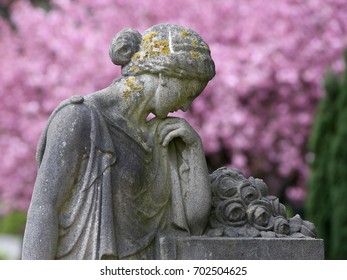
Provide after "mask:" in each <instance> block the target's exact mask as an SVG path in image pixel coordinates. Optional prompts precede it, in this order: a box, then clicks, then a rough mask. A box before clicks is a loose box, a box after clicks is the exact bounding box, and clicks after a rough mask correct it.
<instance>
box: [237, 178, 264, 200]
mask: <svg viewBox="0 0 347 280" xmlns="http://www.w3.org/2000/svg"><path fill="white" fill-rule="evenodd" d="M240 195H241V198H242V200H243V201H244V203H246V205H248V204H250V203H251V202H252V201H254V200H257V199H258V198H260V192H259V191H258V190H257V189H256V188H255V187H254V186H253V185H252V184H251V183H250V182H249V181H248V180H247V181H244V182H243V183H242V185H241V186H240Z"/></svg>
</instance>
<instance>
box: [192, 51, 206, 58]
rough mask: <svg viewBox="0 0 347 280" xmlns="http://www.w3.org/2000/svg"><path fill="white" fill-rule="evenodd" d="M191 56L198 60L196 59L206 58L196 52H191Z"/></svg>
mask: <svg viewBox="0 0 347 280" xmlns="http://www.w3.org/2000/svg"><path fill="white" fill-rule="evenodd" d="M190 55H191V56H192V58H196V59H202V58H204V56H203V55H202V54H201V53H198V52H196V51H190Z"/></svg>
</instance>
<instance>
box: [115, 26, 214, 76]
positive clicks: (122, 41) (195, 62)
mask: <svg viewBox="0 0 347 280" xmlns="http://www.w3.org/2000/svg"><path fill="white" fill-rule="evenodd" d="M109 54H110V57H111V59H112V62H113V63H114V64H116V65H121V66H122V74H123V75H124V76H129V75H134V76H136V75H141V74H145V73H150V74H159V73H162V74H164V75H167V76H170V77H176V78H185V79H196V80H201V81H205V82H207V81H209V80H211V79H212V78H213V76H214V75H215V67H214V62H213V60H212V58H211V54H210V49H209V47H208V45H207V44H206V43H205V42H204V41H203V40H202V38H201V37H200V36H199V35H198V34H197V33H196V32H194V31H193V30H190V29H188V28H185V27H182V26H179V25H175V24H158V25H155V26H153V27H151V28H149V29H147V30H146V31H145V32H144V33H143V35H141V34H140V33H139V32H138V31H136V30H134V29H129V28H128V29H123V30H122V31H120V32H119V33H117V34H116V36H115V37H114V38H113V40H112V43H111V46H110V51H109Z"/></svg>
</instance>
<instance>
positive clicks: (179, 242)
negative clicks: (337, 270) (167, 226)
mask: <svg viewBox="0 0 347 280" xmlns="http://www.w3.org/2000/svg"><path fill="white" fill-rule="evenodd" d="M157 259H162V260H168V259H177V260H322V259H324V243H323V240H322V239H306V238H303V239H294V238H283V239H282V238H226V237H220V238H215V237H214V238H210V237H173V236H160V237H158V239H157Z"/></svg>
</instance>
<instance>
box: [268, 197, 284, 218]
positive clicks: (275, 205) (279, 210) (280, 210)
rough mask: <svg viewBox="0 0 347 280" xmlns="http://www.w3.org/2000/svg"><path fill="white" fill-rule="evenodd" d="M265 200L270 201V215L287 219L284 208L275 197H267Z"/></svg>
mask: <svg viewBox="0 0 347 280" xmlns="http://www.w3.org/2000/svg"><path fill="white" fill-rule="evenodd" d="M266 199H267V200H268V201H270V203H271V205H272V213H273V214H274V216H283V217H285V218H286V217H287V213H286V207H285V206H284V205H283V204H282V203H280V201H279V199H278V198H277V197H276V196H267V197H266Z"/></svg>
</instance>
